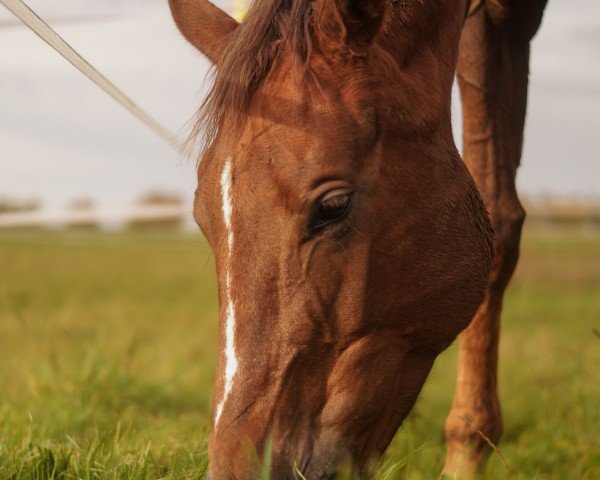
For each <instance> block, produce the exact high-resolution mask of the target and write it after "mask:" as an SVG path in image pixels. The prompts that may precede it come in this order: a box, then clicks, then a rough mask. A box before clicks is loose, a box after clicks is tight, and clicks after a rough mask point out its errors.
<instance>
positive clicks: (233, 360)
mask: <svg viewBox="0 0 600 480" xmlns="http://www.w3.org/2000/svg"><path fill="white" fill-rule="evenodd" d="M221 203H222V208H223V220H224V222H225V229H226V230H227V258H226V261H225V272H226V273H225V275H226V276H225V298H226V301H227V311H226V317H225V385H224V387H223V396H222V397H221V401H220V402H219V404H218V405H217V411H216V415H215V429H216V428H217V425H218V423H219V419H220V418H221V414H222V413H223V407H224V406H225V402H226V401H227V397H228V396H229V394H230V393H231V389H232V388H233V378H234V377H235V374H236V372H237V369H238V360H237V356H236V353H235V304H234V301H233V297H232V295H231V263H232V257H233V228H232V226H231V216H232V213H233V203H232V199H231V158H228V159H227V161H226V162H225V166H224V167H223V171H222V172H221Z"/></svg>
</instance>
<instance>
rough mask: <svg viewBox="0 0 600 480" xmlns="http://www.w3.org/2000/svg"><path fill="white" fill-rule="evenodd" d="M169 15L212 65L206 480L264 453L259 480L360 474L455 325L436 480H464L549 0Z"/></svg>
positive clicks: (277, 4)
mask: <svg viewBox="0 0 600 480" xmlns="http://www.w3.org/2000/svg"><path fill="white" fill-rule="evenodd" d="M170 6H171V10H172V13H173V17H174V19H175V22H176V23H177V25H178V27H179V29H180V30H181V32H182V33H183V35H184V36H185V37H186V38H187V39H188V40H189V41H190V42H191V43H192V44H193V45H194V46H196V47H197V48H198V49H199V50H200V51H201V52H202V53H203V54H204V55H206V56H207V57H208V58H209V59H210V60H211V61H212V62H213V63H214V64H215V66H216V78H215V83H214V86H213V89H212V91H211V93H210V95H209V97H208V100H207V101H206V103H205V104H204V106H203V108H202V109H201V111H200V121H199V126H198V130H199V131H200V130H201V131H202V132H206V133H205V134H206V145H207V148H206V150H205V153H204V155H203V158H202V161H201V162H200V164H199V171H198V179H199V185H198V189H197V191H196V200H195V209H194V213H195V218H196V220H197V222H198V224H199V225H200V228H201V229H202V231H203V232H204V234H205V236H206V238H207V239H208V241H209V243H210V245H211V247H212V249H213V251H214V254H215V257H216V265H217V277H218V284H219V300H220V331H221V336H220V347H221V353H220V356H219V361H218V371H217V377H216V378H217V379H216V383H215V388H214V403H213V406H214V417H213V428H212V431H211V435H210V442H209V443H210V447H209V460H210V477H211V478H212V479H215V480H221V479H223V480H225V479H252V478H257V476H258V472H259V470H260V466H259V464H260V455H262V454H263V452H264V451H265V448H267V447H266V446H265V445H268V448H271V449H272V470H271V474H272V478H275V479H286V478H293V477H294V475H295V473H294V471H295V472H296V473H297V472H300V473H302V475H303V476H304V477H305V478H307V479H309V480H312V479H322V478H330V477H331V476H333V475H334V472H335V471H336V468H337V467H338V465H339V462H340V461H342V460H345V459H349V460H350V461H351V462H352V463H353V465H355V467H356V469H357V471H358V472H361V474H366V473H365V472H366V471H367V470H366V469H367V466H368V464H369V462H370V461H371V460H372V459H373V458H374V457H377V456H379V455H381V454H383V452H384V451H385V449H386V447H387V446H388V444H389V442H390V441H391V439H392V437H393V436H394V434H395V433H396V431H397V429H398V428H399V426H400V424H401V423H402V421H403V419H404V418H405V417H406V415H407V414H408V412H409V411H410V409H411V408H412V406H413V404H414V403H415V400H416V398H417V396H418V394H419V392H420V390H421V388H422V386H423V383H424V382H425V380H426V378H427V375H428V374H429V371H430V370H431V367H432V365H433V363H434V360H435V359H436V357H437V356H438V355H439V354H440V352H442V351H443V350H444V349H446V348H447V347H448V346H449V345H450V344H451V343H452V342H453V341H454V340H455V338H456V336H457V335H458V334H459V333H460V332H461V331H463V330H464V329H465V328H466V330H465V331H464V333H463V334H462V339H461V345H460V360H459V373H458V383H457V387H456V396H455V401H454V405H453V408H452V411H451V413H450V415H449V417H448V420H447V423H446V438H447V445H448V451H447V459H446V464H445V466H444V473H446V474H449V475H450V476H452V477H469V476H473V475H476V474H477V472H478V471H480V468H481V465H482V463H483V460H484V458H485V456H486V452H487V450H488V441H491V442H496V441H498V439H499V437H500V435H501V431H502V423H501V418H500V408H499V404H498V397H497V391H496V367H497V349H498V333H499V316H500V309H501V304H502V296H503V293H504V290H505V287H506V285H507V283H508V281H509V279H510V277H511V274H512V272H513V270H514V268H515V265H516V262H517V256H518V247H519V237H520V231H521V225H522V222H523V218H524V212H523V209H522V207H521V205H520V203H519V200H518V198H517V195H516V191H515V173H516V169H517V167H518V165H519V161H520V155H521V146H522V133H523V125H524V119H525V106H526V97H527V82H528V78H527V77H528V62H529V48H530V40H531V39H532V37H533V35H534V34H535V32H536V30H537V29H538V26H539V24H540V22H541V17H542V12H543V9H544V6H545V0H519V1H517V0H514V1H513V0H481V1H476V0H473V2H469V1H468V0H455V1H441V0H391V1H390V0H255V1H254V3H253V4H252V6H251V8H250V10H249V12H248V15H247V17H246V18H245V19H244V21H243V22H241V23H239V24H238V22H236V21H235V20H233V19H232V18H230V17H229V16H228V15H226V14H225V13H224V12H222V11H221V10H219V9H218V8H217V7H215V6H214V5H213V4H211V3H210V2H208V1H206V0H170ZM455 72H456V75H457V77H458V82H459V86H460V89H461V94H462V102H463V112H464V158H465V163H463V161H462V160H461V158H460V156H459V153H458V151H457V149H456V146H455V144H454V140H453V137H452V126H451V119H450V99H451V90H452V83H453V80H454V76H455ZM203 134H204V133H203ZM469 172H470V174H469ZM471 175H472V177H471ZM473 178H474V180H475V181H473ZM477 187H478V188H479V190H478V189H477ZM480 194H481V196H480ZM482 198H483V201H482ZM484 203H485V206H484ZM486 208H487V211H486ZM488 212H489V216H488ZM490 217H491V221H490ZM492 227H493V229H492ZM493 231H495V240H494V236H493V233H492V232H493ZM494 252H495V255H494ZM267 439H270V441H269V442H267ZM345 461H347V460H345Z"/></svg>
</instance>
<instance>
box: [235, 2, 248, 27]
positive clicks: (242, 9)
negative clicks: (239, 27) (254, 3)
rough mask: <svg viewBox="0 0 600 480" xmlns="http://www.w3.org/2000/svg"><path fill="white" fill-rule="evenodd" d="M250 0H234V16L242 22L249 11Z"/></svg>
mask: <svg viewBox="0 0 600 480" xmlns="http://www.w3.org/2000/svg"><path fill="white" fill-rule="evenodd" d="M249 3H250V0H233V18H235V19H236V20H237V21H238V22H241V21H242V20H243V19H244V17H245V16H246V12H247V11H248V4H249Z"/></svg>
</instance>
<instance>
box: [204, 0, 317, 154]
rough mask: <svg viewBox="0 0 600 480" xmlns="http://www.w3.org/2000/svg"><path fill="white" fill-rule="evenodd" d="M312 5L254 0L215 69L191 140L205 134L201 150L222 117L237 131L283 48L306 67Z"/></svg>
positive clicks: (302, 0)
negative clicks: (210, 87) (212, 81)
mask: <svg viewBox="0 0 600 480" xmlns="http://www.w3.org/2000/svg"><path fill="white" fill-rule="evenodd" d="M312 3H313V2H312V0H254V1H253V2H252V5H251V7H250V9H249V11H248V14H247V16H246V17H245V19H244V20H243V21H242V22H241V23H240V25H239V26H238V27H237V28H236V29H235V30H234V31H233V32H232V34H231V38H230V40H229V43H228V45H227V47H226V49H225V52H224V53H223V56H222V58H221V60H220V61H219V62H218V63H217V65H216V74H215V78H214V83H213V86H212V89H211V90H210V92H209V94H208V96H207V97H206V100H205V101H204V102H203V104H202V106H201V107H200V110H199V112H198V115H197V119H196V124H195V126H194V129H193V132H192V137H193V138H197V137H199V136H200V135H204V141H203V143H204V146H207V145H209V144H210V143H211V142H212V141H213V140H214V139H215V137H216V135H217V133H218V130H219V127H220V126H221V124H222V122H223V119H224V118H225V116H226V115H227V121H228V122H230V123H228V127H231V129H232V130H233V131H236V130H237V129H239V128H240V127H241V126H242V125H243V122H244V120H245V118H246V114H247V112H248V109H249V107H250V105H251V104H252V101H253V100H254V98H255V95H256V93H257V91H258V90H259V88H260V87H261V85H262V84H263V83H264V81H265V79H266V78H267V77H268V76H269V73H270V72H271V71H272V70H273V66H274V65H275V63H276V60H277V57H278V55H279V53H280V52H281V51H282V49H283V48H284V46H286V47H287V48H288V49H289V50H290V51H291V52H292V53H293V57H294V60H295V61H296V62H297V63H298V65H300V66H307V65H308V60H309V58H310V55H311V52H312V49H313V45H312V34H311V26H310V16H311V10H312Z"/></svg>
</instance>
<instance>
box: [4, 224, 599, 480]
mask: <svg viewBox="0 0 600 480" xmlns="http://www.w3.org/2000/svg"><path fill="white" fill-rule="evenodd" d="M216 318H217V306H216V287H215V281H214V273H213V263H212V259H211V254H210V251H209V249H208V247H207V245H206V243H205V242H204V241H203V240H202V239H201V238H200V237H199V236H195V235H184V234H164V233H163V234H156V235H148V234H125V233H77V232H70V233H69V232H37V233H36V232H20V233H19V232H8V231H4V232H0V479H2V480H3V479H14V480H16V479H32V480H33V479H65V480H66V479H75V478H77V479H158V478H167V479H192V478H201V477H202V475H203V473H204V472H205V470H206V462H207V454H206V450H207V444H206V442H207V434H208V429H209V419H210V398H211V385H212V376H213V372H214V367H215V359H216V350H217V349H216V338H217V320H216ZM598 330H600V236H589V235H588V236H584V235H580V234H578V235H576V234H565V233H561V234H556V233H555V234H543V233H530V234H527V235H526V237H525V240H524V245H523V251H522V262H521V264H520V266H519V269H518V272H517V274H516V277H515V280H514V282H513V283H512V285H511V287H510V291H509V294H508V298H507V302H506V306H505V313H504V323H503V337H502V344H501V370H500V390H501V396H502V404H503V410H504V417H505V434H504V438H503V440H502V442H501V443H500V445H499V449H500V450H501V452H502V454H503V456H504V457H505V458H506V462H507V464H508V467H509V470H507V469H506V466H505V465H504V463H503V461H502V460H501V459H500V456H499V455H498V454H494V455H492V456H491V458H490V462H489V464H488V466H487V473H486V478H490V479H496V478H513V479H527V480H532V479H546V478H553V479H584V478H585V479H600V333H598ZM456 353H457V349H456V345H455V346H454V347H452V348H451V349H450V350H449V351H448V352H446V353H445V354H444V355H442V356H441V357H440V359H439V360H438V362H437V364H436V367H435V369H434V371H433V373H432V375H431V377H430V379H429V381H428V383H427V385H426V387H425V389H424V391H423V393H422V395H421V399H420V400H419V402H418V403H417V406H416V408H415V409H414V410H413V413H412V414H411V416H410V417H409V419H408V420H407V421H406V422H405V424H404V426H403V427H402V429H401V430H400V432H399V433H398V435H397V436H396V438H395V440H394V442H393V444H392V446H391V447H390V450H389V455H388V456H387V458H386V459H385V461H384V464H383V466H382V467H381V468H380V470H379V472H378V478H379V479H380V480H383V479H431V478H436V477H437V475H438V473H439V471H440V469H441V466H442V464H443V458H444V446H443V423H444V418H445V416H446V413H447V412H448V410H449V407H450V403H451V399H452V394H453V388H454V379H455V359H456Z"/></svg>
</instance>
